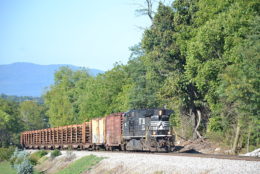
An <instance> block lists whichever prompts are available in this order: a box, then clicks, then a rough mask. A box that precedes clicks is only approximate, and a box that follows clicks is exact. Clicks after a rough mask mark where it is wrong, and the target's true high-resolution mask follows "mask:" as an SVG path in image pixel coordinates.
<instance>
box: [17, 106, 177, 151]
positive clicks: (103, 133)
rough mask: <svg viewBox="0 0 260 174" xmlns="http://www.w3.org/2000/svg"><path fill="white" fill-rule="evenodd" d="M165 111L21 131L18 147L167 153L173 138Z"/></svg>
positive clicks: (129, 113) (172, 145)
mask: <svg viewBox="0 0 260 174" xmlns="http://www.w3.org/2000/svg"><path fill="white" fill-rule="evenodd" d="M172 113H173V111H172V110H167V109H139V110H130V111H128V112H125V113H113V114H110V115H107V116H105V117H99V118H94V119H92V120H90V121H88V122H84V123H83V124H77V125H67V126H62V127H57V128H48V129H41V130H33V131H25V132H22V133H21V138H20V143H21V145H22V146H23V147H24V148H33V149H67V148H73V149H86V150H99V149H106V150H113V149H119V150H127V151H156V152H158V151H160V152H168V151H172V150H173V148H174V136H173V135H172V132H171V129H170V123H169V118H170V115H171V114H172Z"/></svg>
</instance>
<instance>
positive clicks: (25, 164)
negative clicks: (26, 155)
mask: <svg viewBox="0 0 260 174" xmlns="http://www.w3.org/2000/svg"><path fill="white" fill-rule="evenodd" d="M16 170H17V174H32V173H33V165H32V164H31V163H30V161H29V160H28V159H25V160H23V161H22V162H21V163H20V164H19V165H17V166H16Z"/></svg>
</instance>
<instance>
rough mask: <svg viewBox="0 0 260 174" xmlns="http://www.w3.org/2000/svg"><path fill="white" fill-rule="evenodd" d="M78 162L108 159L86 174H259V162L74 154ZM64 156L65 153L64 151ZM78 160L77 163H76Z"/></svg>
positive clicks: (138, 154)
mask: <svg viewBox="0 0 260 174" xmlns="http://www.w3.org/2000/svg"><path fill="white" fill-rule="evenodd" d="M73 153H75V155H76V159H79V158H81V157H83V156H86V155H91V154H93V155H96V156H99V157H105V159H103V160H102V161H101V162H100V163H99V164H98V165H97V166H94V167H93V168H92V169H91V170H89V171H87V172H85V174H98V173H110V174H182V173H184V174H186V173H187V174H205V173H212V174H213V173H214V174H215V173H219V174H224V173H225V174H229V173H230V174H234V173H245V174H248V173H250V174H259V173H260V162H259V161H244V160H230V159H215V158H201V157H186V156H170V155H163V154H162V155H160V154H144V153H123V152H122V153H121V152H117V153H113V152H91V151H74V152H73ZM62 154H63V155H65V154H66V152H65V151H62ZM76 159H75V160H76Z"/></svg>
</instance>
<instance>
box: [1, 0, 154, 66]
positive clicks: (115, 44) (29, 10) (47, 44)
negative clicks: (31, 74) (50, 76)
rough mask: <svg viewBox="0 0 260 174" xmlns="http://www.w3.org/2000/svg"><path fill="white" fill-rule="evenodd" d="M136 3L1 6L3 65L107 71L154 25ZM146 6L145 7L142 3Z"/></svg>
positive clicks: (62, 0)
mask: <svg viewBox="0 0 260 174" xmlns="http://www.w3.org/2000/svg"><path fill="white" fill-rule="evenodd" d="M135 2H136V1H133V0H109V1H107V0H104V1H100V0H99V1H90V0H19V1H18V0H1V1H0V26H1V27H0V64H9V63H14V62H31V63H37V64H43V65H48V64H72V65H77V66H84V67H89V68H97V69H100V70H108V69H111V68H112V67H113V64H114V63H115V62H122V63H126V62H127V60H128V58H129V55H130V52H129V49H128V48H129V47H130V46H133V45H134V44H137V43H138V42H139V41H140V40H141V37H142V33H143V30H142V29H140V28H139V27H147V26H149V25H150V21H149V18H148V17H146V16H143V17H138V16H136V13H135V9H137V8H138V6H136V5H134V3H135ZM140 2H142V1H140Z"/></svg>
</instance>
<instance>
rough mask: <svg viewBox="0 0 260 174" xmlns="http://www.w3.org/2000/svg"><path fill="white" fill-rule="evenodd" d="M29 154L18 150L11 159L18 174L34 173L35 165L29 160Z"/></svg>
mask: <svg viewBox="0 0 260 174" xmlns="http://www.w3.org/2000/svg"><path fill="white" fill-rule="evenodd" d="M29 157H30V156H29V154H28V153H27V152H26V151H19V150H18V149H17V148H16V149H15V151H14V153H13V155H12V157H11V158H10V162H11V164H12V167H13V168H14V169H16V171H17V174H32V173H33V165H32V164H31V161H30V160H29Z"/></svg>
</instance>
